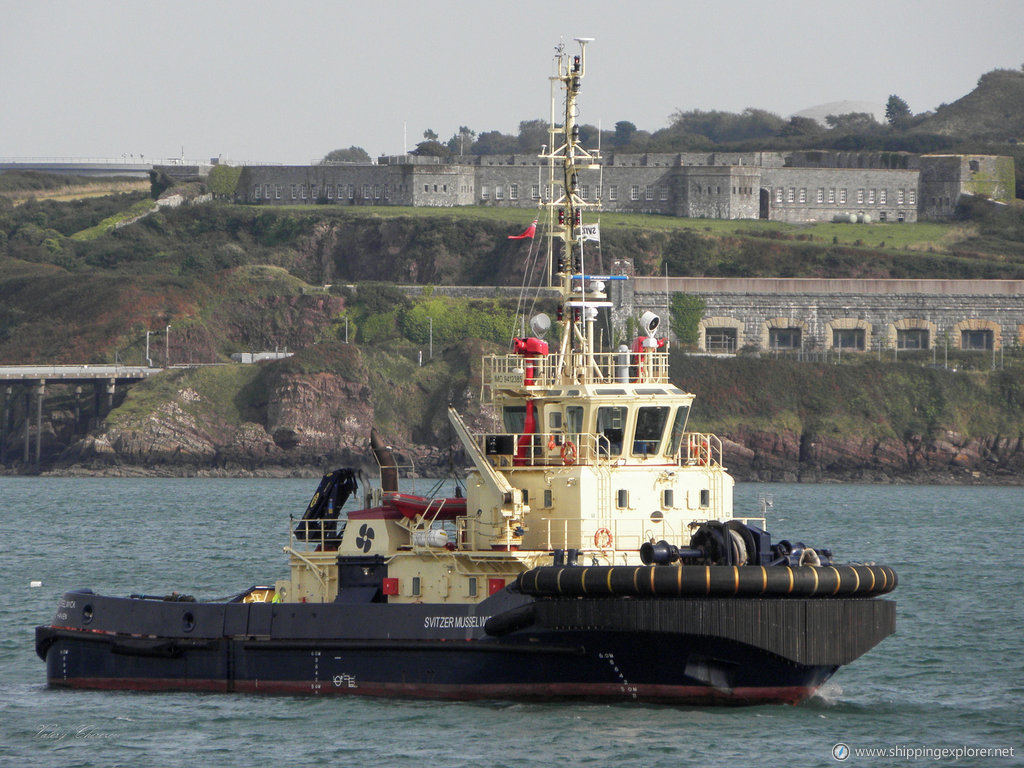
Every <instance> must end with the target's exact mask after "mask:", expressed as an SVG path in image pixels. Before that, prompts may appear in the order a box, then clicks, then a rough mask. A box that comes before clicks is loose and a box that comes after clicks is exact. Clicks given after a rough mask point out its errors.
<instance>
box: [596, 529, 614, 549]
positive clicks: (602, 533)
mask: <svg viewBox="0 0 1024 768" xmlns="http://www.w3.org/2000/svg"><path fill="white" fill-rule="evenodd" d="M612 541H613V539H612V532H611V531H609V530H608V529H607V528H598V529H597V531H595V532H594V546H595V547H597V548H598V549H611V548H612Z"/></svg>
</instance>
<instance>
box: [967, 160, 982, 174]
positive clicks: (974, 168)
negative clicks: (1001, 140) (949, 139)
mask: <svg viewBox="0 0 1024 768" xmlns="http://www.w3.org/2000/svg"><path fill="white" fill-rule="evenodd" d="M968 165H969V166H970V169H971V172H972V173H977V172H978V171H980V170H981V164H980V163H978V161H977V160H971V161H969V162H968Z"/></svg>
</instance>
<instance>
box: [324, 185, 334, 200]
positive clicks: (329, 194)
mask: <svg viewBox="0 0 1024 768" xmlns="http://www.w3.org/2000/svg"><path fill="white" fill-rule="evenodd" d="M324 189H326V190H327V199H328V200H333V199H334V187H333V186H331V185H330V184H326V185H324Z"/></svg>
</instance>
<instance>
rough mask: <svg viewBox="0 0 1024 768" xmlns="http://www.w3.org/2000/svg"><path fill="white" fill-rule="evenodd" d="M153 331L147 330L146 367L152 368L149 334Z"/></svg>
mask: <svg viewBox="0 0 1024 768" xmlns="http://www.w3.org/2000/svg"><path fill="white" fill-rule="evenodd" d="M151 333H152V331H146V367H147V368H152V367H153V361H152V360H150V359H149V334H151Z"/></svg>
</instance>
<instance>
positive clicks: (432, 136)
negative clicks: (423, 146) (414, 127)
mask: <svg viewBox="0 0 1024 768" xmlns="http://www.w3.org/2000/svg"><path fill="white" fill-rule="evenodd" d="M423 138H424V139H426V140H427V141H437V132H436V131H435V130H434V129H433V128H427V130H425V131H424V132H423Z"/></svg>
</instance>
